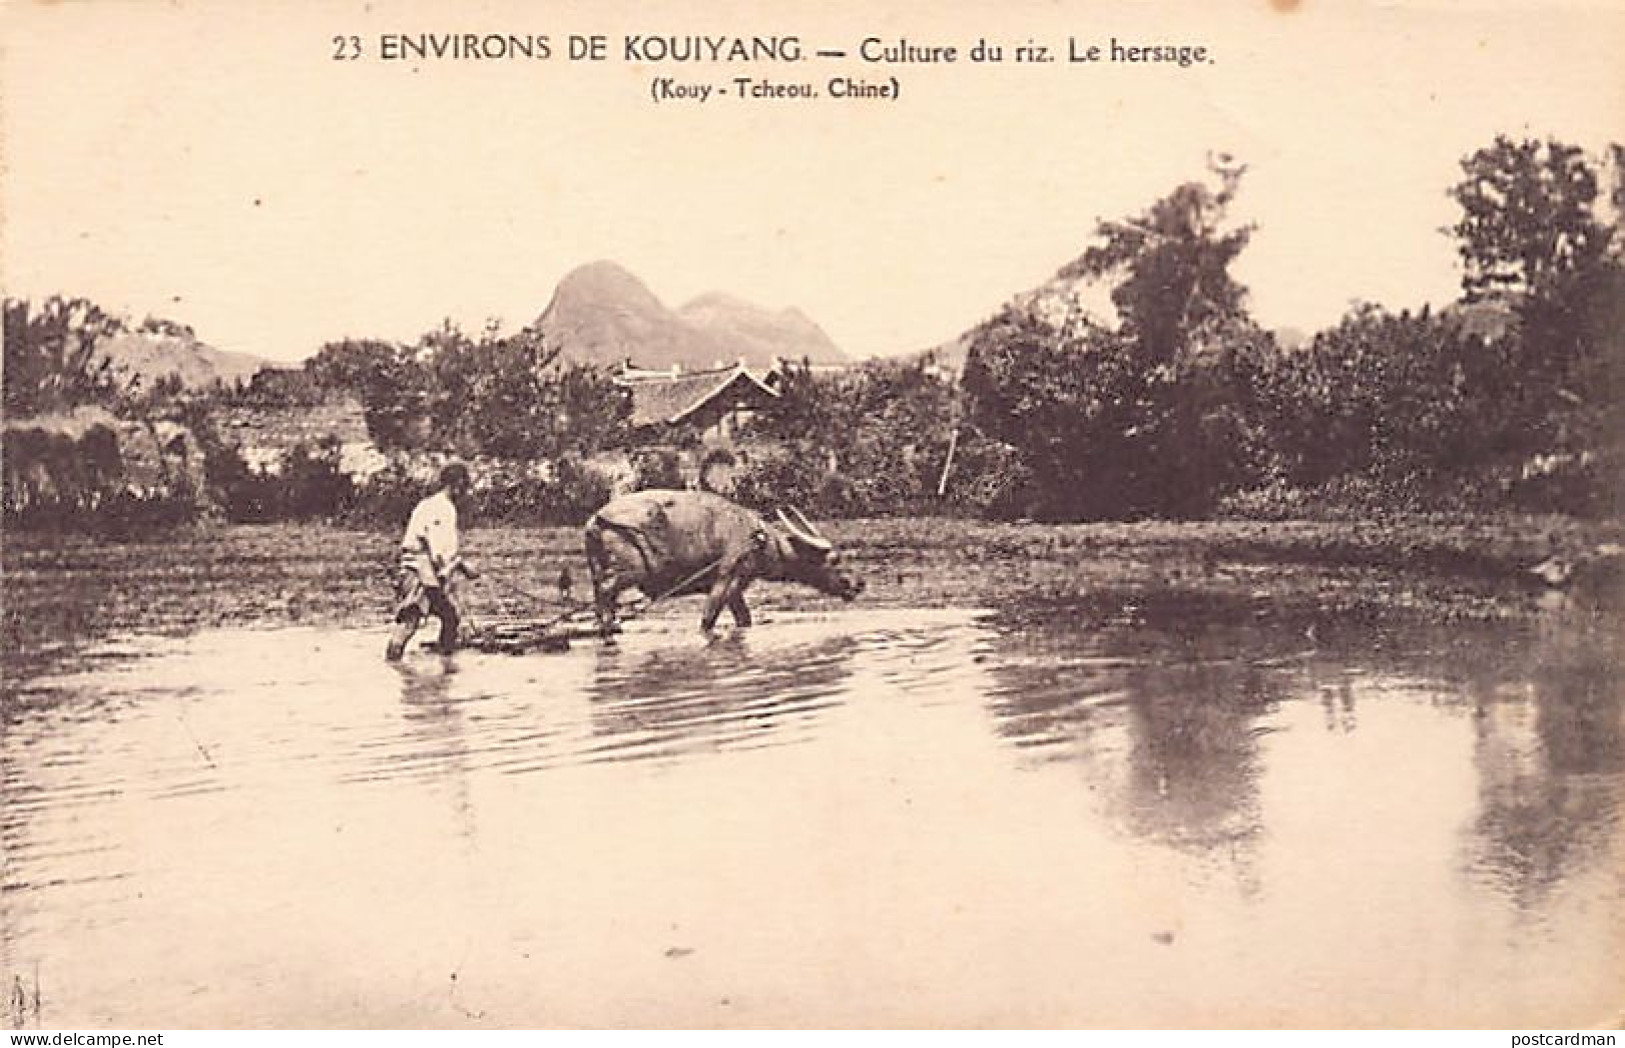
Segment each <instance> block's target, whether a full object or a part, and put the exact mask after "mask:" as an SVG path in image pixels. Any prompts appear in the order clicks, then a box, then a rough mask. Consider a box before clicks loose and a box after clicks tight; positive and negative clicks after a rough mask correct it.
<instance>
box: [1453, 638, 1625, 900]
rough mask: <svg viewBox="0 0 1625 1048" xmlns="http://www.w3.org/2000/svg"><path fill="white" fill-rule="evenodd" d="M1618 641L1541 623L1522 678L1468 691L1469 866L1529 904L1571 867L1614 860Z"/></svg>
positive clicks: (1621, 749) (1621, 723)
mask: <svg viewBox="0 0 1625 1048" xmlns="http://www.w3.org/2000/svg"><path fill="white" fill-rule="evenodd" d="M1617 643H1618V641H1617V639H1616V637H1615V636H1614V635H1613V633H1612V631H1607V632H1605V633H1603V634H1602V635H1599V634H1598V633H1596V632H1592V631H1585V630H1574V629H1563V630H1557V631H1553V630H1545V631H1542V632H1540V633H1539V634H1537V636H1535V637H1534V638H1533V639H1532V641H1531V643H1530V644H1529V646H1528V648H1527V649H1526V650H1525V651H1523V652H1522V653H1521V655H1522V662H1523V666H1524V667H1525V669H1524V671H1523V673H1522V675H1520V676H1519V677H1515V678H1511V679H1508V680H1505V681H1503V682H1500V683H1499V684H1498V685H1495V686H1491V687H1488V688H1483V689H1481V690H1479V691H1478V693H1477V698H1478V705H1477V707H1476V708H1475V714H1476V717H1477V720H1476V728H1477V730H1476V732H1475V738H1474V747H1473V764H1474V767H1475V768H1476V769H1477V771H1478V774H1479V790H1480V794H1481V797H1480V802H1479V803H1480V811H1479V815H1478V819H1477V822H1476V830H1477V833H1478V836H1479V841H1478V844H1477V847H1476V849H1475V851H1476V863H1477V865H1478V866H1479V867H1480V868H1482V869H1483V870H1485V871H1486V872H1487V873H1488V874H1489V875H1490V876H1492V877H1493V878H1494V879H1495V880H1496V881H1497V882H1499V883H1500V884H1502V885H1503V886H1504V887H1505V888H1506V890H1507V891H1508V892H1509V893H1510V894H1511V895H1512V897H1513V898H1514V899H1516V900H1517V901H1518V902H1519V903H1520V905H1523V906H1525V907H1533V906H1535V905H1536V904H1538V903H1539V902H1540V900H1541V898H1542V897H1543V896H1544V895H1545V893H1547V892H1549V891H1551V890H1552V889H1553V888H1554V887H1556V886H1557V885H1558V884H1560V883H1561V881H1562V880H1563V878H1564V877H1565V876H1566V875H1568V874H1569V873H1570V872H1572V871H1573V870H1574V869H1575V868H1576V867H1578V866H1583V865H1585V864H1587V863H1591V862H1595V861H1599V860H1601V861H1607V860H1608V859H1609V858H1610V855H1611V852H1613V853H1614V856H1613V857H1615V858H1616V860H1617V852H1616V851H1615V850H1616V849H1617V846H1618V844H1619V840H1620V817H1621V808H1622V807H1625V792H1622V787H1621V778H1622V776H1621V772H1622V771H1625V690H1622V689H1625V682H1622V681H1621V679H1620V677H1619V671H1618V652H1617V649H1616V645H1617Z"/></svg>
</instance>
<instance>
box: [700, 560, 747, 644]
mask: <svg viewBox="0 0 1625 1048" xmlns="http://www.w3.org/2000/svg"><path fill="white" fill-rule="evenodd" d="M741 589H743V587H742V586H740V585H739V580H738V579H735V578H734V577H733V576H732V575H729V574H727V573H726V572H724V573H723V574H722V575H719V576H718V577H717V581H716V583H715V585H713V586H712V587H711V592H710V593H709V594H707V595H706V598H705V611H703V612H702V613H701V614H700V629H701V630H703V631H704V632H706V633H710V632H711V630H712V629H713V628H715V626H716V624H717V616H719V615H721V614H722V609H723V608H725V607H726V608H729V609H732V608H733V606H734V602H735V601H741V602H742V598H741V597H740V590H741ZM736 614H737V613H736ZM746 614H747V616H748V615H749V613H748V612H747V613H746ZM735 621H738V620H737V618H736V619H735Z"/></svg>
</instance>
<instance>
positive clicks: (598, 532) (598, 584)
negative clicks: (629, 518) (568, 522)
mask: <svg viewBox="0 0 1625 1048" xmlns="http://www.w3.org/2000/svg"><path fill="white" fill-rule="evenodd" d="M586 546H587V570H588V571H589V572H590V573H591V574H592V610H593V617H594V618H595V619H597V620H598V633H599V635H600V636H603V637H606V638H607V637H610V636H613V635H614V634H616V633H619V632H620V631H621V627H620V624H619V623H617V622H616V621H615V605H616V604H617V603H618V602H619V601H620V598H621V590H622V589H624V588H625V583H623V582H621V581H620V578H619V577H618V575H617V573H616V571H615V568H614V567H613V566H612V562H611V560H610V555H609V551H608V550H606V549H605V548H604V535H603V531H602V527H601V525H599V524H598V522H597V521H596V520H593V521H591V522H589V523H588V525H587V532H586Z"/></svg>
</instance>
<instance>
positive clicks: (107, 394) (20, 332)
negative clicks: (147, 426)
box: [4, 295, 123, 418]
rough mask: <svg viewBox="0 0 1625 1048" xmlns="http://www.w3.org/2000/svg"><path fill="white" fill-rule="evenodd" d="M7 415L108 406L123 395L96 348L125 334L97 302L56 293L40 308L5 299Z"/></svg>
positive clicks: (5, 401) (116, 320)
mask: <svg viewBox="0 0 1625 1048" xmlns="http://www.w3.org/2000/svg"><path fill="white" fill-rule="evenodd" d="M4 311H5V371H4V379H5V385H4V389H5V393H4V404H5V413H6V414H7V415H8V416H10V417H13V418H15V417H22V416H29V415H38V414H42V413H45V412H50V411H61V410H65V409H69V408H73V407H75V406H77V405H79V404H93V403H107V402H109V401H111V400H112V399H113V398H114V396H115V394H116V393H117V391H118V382H117V380H116V378H115V376H114V374H113V370H112V363H111V361H109V360H107V359H106V358H105V357H101V358H98V356H97V354H96V344H97V342H99V341H100V340H101V339H103V338H106V337H108V336H110V335H116V334H118V333H119V332H120V331H122V330H123V325H122V323H121V322H120V321H119V320H118V318H116V317H113V316H111V315H109V314H107V313H105V312H103V310H102V309H101V307H100V306H98V305H96V304H95V303H94V302H91V301H89V300H88V299H83V298H72V299H69V298H63V297H62V296H60V295H52V296H51V297H50V298H47V299H46V300H45V301H44V302H41V303H39V304H38V305H37V306H36V305H34V304H32V303H30V302H29V301H28V300H27V299H12V298H8V299H6V300H5V305H4Z"/></svg>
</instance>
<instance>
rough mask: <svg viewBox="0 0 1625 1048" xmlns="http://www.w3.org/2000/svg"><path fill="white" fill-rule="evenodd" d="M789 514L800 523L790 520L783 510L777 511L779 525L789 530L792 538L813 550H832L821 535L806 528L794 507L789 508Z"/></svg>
mask: <svg viewBox="0 0 1625 1048" xmlns="http://www.w3.org/2000/svg"><path fill="white" fill-rule="evenodd" d="M790 513H794V514H795V516H796V517H797V518H799V519H800V523H797V521H796V520H792V519H791V518H790V515H789V514H787V513H785V512H784V510H783V509H780V510H779V523H781V524H783V525H784V526H785V527H786V528H787V529H789V531H790V534H791V535H792V536H794V537H795V538H796V539H797V540H799V541H801V542H804V543H806V544H807V545H809V546H811V547H813V548H814V549H820V550H826V551H827V550H829V549H831V548H832V547H831V546H830V544H829V540H828V539H826V538H824V536H822V535H819V534H816V533H814V532H812V531H811V530H810V529H809V528H808V527H806V526H805V525H806V518H805V517H802V516H801V514H800V513H799V512H797V510H796V509H795V508H794V507H792V508H791V510H790Z"/></svg>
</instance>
